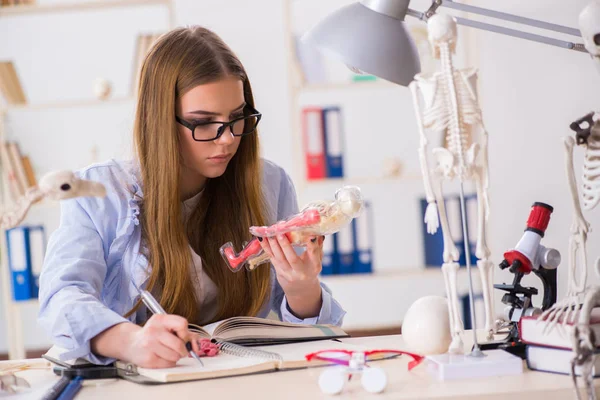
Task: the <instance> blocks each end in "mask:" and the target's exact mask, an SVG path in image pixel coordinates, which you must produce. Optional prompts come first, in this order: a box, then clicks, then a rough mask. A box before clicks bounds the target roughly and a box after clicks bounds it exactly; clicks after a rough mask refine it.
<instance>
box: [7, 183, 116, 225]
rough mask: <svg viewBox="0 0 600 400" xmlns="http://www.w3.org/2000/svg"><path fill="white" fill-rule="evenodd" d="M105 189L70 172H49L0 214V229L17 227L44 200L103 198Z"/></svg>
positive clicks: (99, 184)
mask: <svg viewBox="0 0 600 400" xmlns="http://www.w3.org/2000/svg"><path fill="white" fill-rule="evenodd" d="M105 195H106V189H105V188H104V185H102V184H101V183H98V182H92V181H87V180H83V179H79V178H77V177H75V175H74V174H73V173H72V172H70V171H57V172H51V173H49V174H47V175H45V176H44V177H43V178H42V179H40V183H39V185H38V186H32V187H30V188H29V189H28V190H27V192H26V193H25V195H24V196H23V197H21V198H20V199H19V200H18V201H17V202H16V203H15V204H14V205H13V206H12V208H11V209H9V210H4V211H3V212H2V214H0V228H2V229H10V228H14V227H15V226H17V225H19V224H20V223H21V221H23V219H24V218H25V216H26V215H27V212H28V211H29V209H30V208H31V206H32V205H33V204H34V203H37V202H38V201H40V200H42V199H44V198H46V199H49V200H65V199H71V198H74V197H85V196H97V197H104V196H105Z"/></svg>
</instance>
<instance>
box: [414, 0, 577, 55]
mask: <svg viewBox="0 0 600 400" xmlns="http://www.w3.org/2000/svg"><path fill="white" fill-rule="evenodd" d="M440 6H443V7H447V8H452V9H455V10H459V11H465V12H469V13H474V14H480V15H484V16H487V17H492V18H497V19H501V20H504V21H510V22H516V23H520V24H524V25H529V26H534V27H536V28H542V29H547V30H550V31H553V32H559V33H566V34H568V35H573V36H578V37H581V33H580V32H579V30H578V29H574V28H569V27H566V26H562V25H557V24H551V23H548V22H543V21H538V20H535V19H531V18H525V17H520V16H517V15H512V14H508V13H503V12H499V11H493V10H487V9H485V8H481V7H475V6H471V5H468V4H462V3H456V2H454V1H453V0H436V1H434V2H433V3H432V5H431V7H430V8H429V9H428V10H427V11H426V12H419V11H415V10H412V9H410V8H409V9H408V10H407V11H406V15H410V16H411V17H414V18H417V19H420V20H422V21H427V19H429V17H431V16H432V15H433V14H435V11H436V9H437V8H438V7H440ZM455 19H456V23H457V24H459V25H464V26H469V27H471V28H476V29H481V30H485V31H490V32H496V33H500V34H503V35H507V36H513V37H517V38H519V39H525V40H531V41H534V42H538V43H545V44H549V45H552V46H557V47H562V48H565V49H569V50H576V51H580V52H582V53H587V50H586V49H585V47H584V46H583V43H573V42H568V41H565V40H559V39H554V38H550V37H547V36H542V35H537V34H534V33H529V32H523V31H519V30H516V29H510V28H505V27H502V26H498V25H493V24H488V23H485V22H479V21H473V20H470V19H466V18H461V17H455Z"/></svg>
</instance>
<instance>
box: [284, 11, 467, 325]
mask: <svg viewBox="0 0 600 400" xmlns="http://www.w3.org/2000/svg"><path fill="white" fill-rule="evenodd" d="M301 3H302V2H299V1H294V0H287V1H286V6H285V7H286V8H285V16H284V23H285V27H286V31H285V33H286V35H287V36H286V39H287V46H288V51H289V53H288V60H287V61H288V62H287V64H288V87H289V93H290V97H291V100H290V104H289V110H290V116H291V117H290V119H291V123H292V133H293V141H292V146H293V160H294V165H295V167H296V170H295V171H294V178H295V179H294V183H295V184H296V188H297V192H298V194H299V196H301V195H302V193H303V192H306V191H310V193H311V194H312V193H317V192H319V193H323V195H324V196H326V195H327V193H325V190H329V189H330V188H332V189H333V188H334V186H335V185H339V186H341V185H344V184H354V185H358V186H363V185H365V186H366V185H368V186H369V187H370V188H376V187H378V188H386V189H387V188H390V189H392V188H398V187H402V189H400V192H401V191H403V190H404V189H403V188H404V187H405V185H406V187H407V188H408V187H410V188H411V190H413V189H414V188H415V187H416V186H415V185H418V186H419V187H422V174H421V171H420V168H418V167H411V168H405V167H404V166H403V167H402V171H401V174H400V175H399V176H390V177H386V176H381V172H379V171H378V172H379V173H374V175H373V176H359V177H351V176H350V177H345V178H342V179H339V178H329V179H322V180H310V181H309V180H307V179H306V175H305V171H304V165H305V160H304V155H303V150H302V149H303V142H302V130H301V126H302V125H301V122H302V121H301V112H300V110H301V97H307V98H309V99H311V100H312V99H316V98H318V97H327V99H331V98H332V97H333V96H339V98H340V99H343V98H344V97H348V96H350V95H351V94H359V95H360V96H363V95H364V96H365V98H368V97H367V96H369V95H371V94H373V95H374V96H378V95H381V96H382V97H385V96H387V95H392V94H393V93H391V92H390V91H397V92H398V93H399V96H398V97H399V98H401V97H404V95H405V96H406V98H410V93H409V91H408V89H407V88H402V87H400V86H399V85H396V84H394V83H391V82H388V81H385V80H382V79H379V78H377V79H376V80H374V81H368V80H365V81H356V82H345V83H344V82H343V83H323V84H320V83H319V84H307V83H305V82H303V79H302V72H301V71H302V68H301V65H300V62H299V60H298V58H297V56H296V53H295V52H294V49H295V48H296V41H295V39H294V38H295V33H296V32H295V31H294V27H293V22H294V21H295V18H294V7H296V6H300V4H301ZM459 14H460V13H459ZM415 22H416V21H415ZM423 27H424V28H426V26H425V24H423ZM424 37H425V38H426V31H425V36H424ZM461 43H462V44H461V47H462V53H461V55H460V57H463V58H464V61H463V62H461V65H462V64H464V63H466V65H473V57H474V54H475V53H474V51H473V50H474V48H475V46H474V44H475V43H474V38H473V36H472V35H469V34H468V33H467V35H465V36H461ZM421 44H422V43H421ZM428 67H431V64H428ZM403 90H405V91H406V93H405V94H404V93H402V91H403ZM401 93H402V94H401ZM380 101H381V100H380ZM400 101H402V100H400ZM411 104H412V103H411ZM402 105H403V106H406V104H405V103H403V104H402ZM411 113H413V111H412V109H411ZM412 116H414V114H411V118H412ZM377 117H379V118H381V116H380V115H378V116H377ZM350 118H355V116H349V115H344V119H346V121H347V123H346V124H344V126H345V127H346V129H345V132H344V135H345V137H346V138H348V135H349V134H350V132H349V129H348V128H347V125H348V124H349V123H350V122H349V120H350ZM406 126H407V125H405V126H403V127H401V128H400V129H398V130H404V129H407V128H406ZM414 128H415V129H414V132H411V133H410V134H411V135H413V137H414V138H418V131H417V127H416V125H415V127H414ZM346 140H347V139H346ZM417 140H418V139H417ZM417 143H418V142H417ZM417 151H418V144H417V145H415V146H414V156H415V158H416V157H417V154H418V153H417ZM355 154H356V153H355ZM405 154H406V153H405ZM368 155H369V156H374V155H373V154H368ZM348 162H360V160H349V159H348V157H345V158H344V163H348ZM413 164H414V163H413ZM345 169H346V170H347V168H345ZM317 188H318V190H317ZM334 190H335V189H334ZM380 190H383V189H380ZM390 191H391V190H390ZM422 193H424V189H423V190H422ZM377 199H379V196H377ZM377 199H373V200H377ZM388 200H389V199H388ZM414 201H415V203H416V202H417V199H416V198H415V199H414ZM388 202H389V201H388ZM398 203H400V204H406V203H401V202H398ZM375 207H377V205H376V206H375ZM374 211H375V210H374ZM397 214H398V213H397ZM405 216H406V215H405ZM389 217H390V218H397V215H392V214H390V216H389ZM417 220H418V218H415V222H416V221H417ZM379 221H383V218H382V219H380V220H378V221H377V222H379ZM421 221H422V219H421ZM404 222H405V221H402V222H399V223H402V224H403V223H404ZM408 222H409V223H412V220H411V221H408ZM374 228H375V230H376V231H380V232H381V231H382V230H381V229H380V228H379V227H374ZM383 232H384V233H383V235H387V236H390V235H391V236H393V237H394V238H395V237H398V236H399V235H397V232H396V233H395V232H394V229H387V227H386V228H385V229H384V230H383ZM415 233H416V235H420V232H418V231H416V232H415ZM376 236H377V235H376ZM419 237H420V236H419ZM394 240H396V239H394ZM375 245H376V246H378V238H376V239H375ZM388 245H389V243H388ZM392 247H393V245H392ZM415 253H416V251H415ZM386 254H388V255H389V252H388V253H386ZM400 257H401V256H398V258H400ZM386 258H387V260H386V261H384V262H383V263H382V262H381V261H379V260H378V258H377V256H376V255H374V265H373V272H372V273H370V274H348V275H326V276H323V277H322V281H323V282H324V283H325V284H327V285H328V286H329V287H330V289H331V290H332V292H333V293H334V296H335V298H336V299H337V300H338V301H339V302H340V303H341V304H342V305H344V307H345V308H346V311H347V315H346V318H345V320H344V327H345V328H346V329H351V330H373V329H390V328H394V329H395V328H397V327H399V326H400V325H401V321H402V316H403V315H404V313H405V312H406V311H407V310H408V307H409V306H410V305H411V304H412V303H413V302H414V301H415V300H417V299H418V298H419V297H421V296H424V295H440V296H445V288H444V280H443V276H442V272H441V270H440V269H439V268H425V267H424V266H418V267H416V266H413V267H412V268H407V267H406V266H401V265H387V264H390V259H391V258H390V257H386ZM384 264H385V265H384ZM418 264H420V262H418V260H415V262H414V265H418ZM477 273H478V271H477V269H476V268H473V275H474V276H477ZM477 281H478V280H477V279H475V280H474V282H477ZM466 282H467V274H466V271H464V269H463V268H461V270H460V272H459V285H464V284H465V283H466ZM460 290H461V293H466V292H467V288H466V287H463V286H461V287H460ZM357 295H358V296H362V297H361V301H357V300H356V299H357V297H356V296H357Z"/></svg>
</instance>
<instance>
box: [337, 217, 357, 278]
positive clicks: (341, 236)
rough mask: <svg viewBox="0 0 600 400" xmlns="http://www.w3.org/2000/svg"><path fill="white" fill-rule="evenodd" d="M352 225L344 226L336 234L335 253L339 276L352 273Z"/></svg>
mask: <svg viewBox="0 0 600 400" xmlns="http://www.w3.org/2000/svg"><path fill="white" fill-rule="evenodd" d="M353 236H354V235H353V234H352V225H351V224H348V225H346V226H344V227H343V228H342V229H341V230H340V231H339V232H338V233H337V234H336V239H337V241H336V253H337V256H338V271H339V273H340V274H351V273H352V272H353V271H354V238H353Z"/></svg>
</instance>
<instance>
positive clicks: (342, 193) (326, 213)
mask: <svg viewBox="0 0 600 400" xmlns="http://www.w3.org/2000/svg"><path fill="white" fill-rule="evenodd" d="M362 205H363V200H362V196H361V193H360V189H359V188H358V187H356V186H344V187H342V188H341V189H339V190H338V191H337V192H336V193H335V200H334V201H332V202H327V201H316V202H312V203H309V204H308V205H307V206H306V207H304V209H303V210H302V211H301V212H300V213H298V214H296V215H293V216H292V217H290V218H288V219H287V220H284V221H279V222H277V223H276V224H274V225H272V226H253V227H250V233H251V234H252V235H254V236H255V238H254V239H252V240H251V241H250V242H249V243H247V244H245V245H244V248H243V249H242V251H241V252H240V253H236V252H235V250H234V249H233V243H231V242H228V243H226V244H224V245H223V246H221V249H220V252H221V255H222V256H223V259H224V260H225V263H226V264H227V266H228V267H229V269H231V270H232V271H233V272H236V271H240V270H241V267H242V266H244V265H246V268H247V269H248V270H253V269H254V268H256V267H257V266H259V265H260V264H263V263H266V262H267V261H269V256H268V255H267V254H266V253H264V252H263V251H262V247H261V245H260V243H259V241H258V238H263V237H271V236H275V235H280V234H285V235H286V236H287V237H288V239H289V241H290V242H291V243H292V244H294V245H300V246H302V245H306V243H308V240H309V239H310V238H311V237H312V236H321V235H330V234H332V233H335V232H338V231H339V230H340V229H341V228H342V227H343V226H344V225H347V224H348V223H350V221H352V219H353V218H356V217H357V216H358V215H359V214H360V212H361V210H362Z"/></svg>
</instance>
